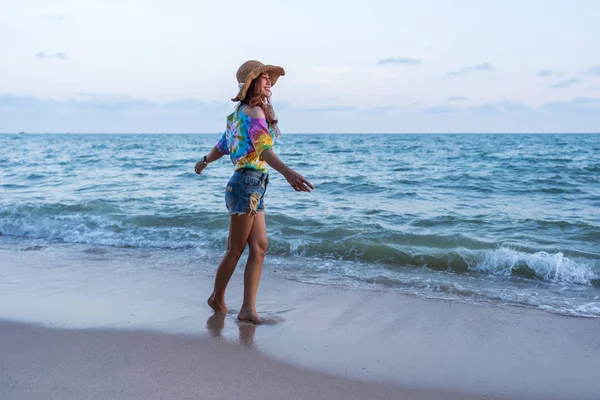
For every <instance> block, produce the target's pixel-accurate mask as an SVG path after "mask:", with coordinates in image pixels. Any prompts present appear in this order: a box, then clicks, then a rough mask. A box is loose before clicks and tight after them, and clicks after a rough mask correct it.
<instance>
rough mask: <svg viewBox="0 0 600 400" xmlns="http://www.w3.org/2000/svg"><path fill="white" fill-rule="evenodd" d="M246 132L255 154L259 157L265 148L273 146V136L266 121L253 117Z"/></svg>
mask: <svg viewBox="0 0 600 400" xmlns="http://www.w3.org/2000/svg"><path fill="white" fill-rule="evenodd" d="M249 128H250V129H248V133H249V136H250V141H251V142H252V146H254V150H255V151H256V154H257V155H258V156H259V157H260V156H261V155H262V153H263V152H264V151H265V150H269V149H272V148H273V138H272V137H271V133H270V132H269V128H268V127H267V121H266V120H264V119H259V118H257V119H253V120H252V121H251V122H250V127H249Z"/></svg>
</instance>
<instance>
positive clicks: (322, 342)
mask: <svg viewBox="0 0 600 400" xmlns="http://www.w3.org/2000/svg"><path fill="white" fill-rule="evenodd" d="M67 248H68V250H69V251H63V250H64V249H63V250H60V249H59V250H56V249H53V250H45V251H33V252H32V251H29V252H24V251H7V250H2V251H0V259H2V260H3V262H2V263H0V264H1V265H0V267H2V269H1V272H2V273H1V276H0V285H1V288H2V290H0V298H1V299H2V301H0V320H2V319H4V320H8V321H21V322H25V323H30V324H33V325H22V324H14V323H12V322H11V323H8V322H4V323H2V322H0V334H2V335H5V334H6V335H9V336H3V337H5V338H6V340H3V342H10V345H4V347H3V350H2V354H0V355H2V358H3V359H5V357H4V356H5V355H9V354H12V357H14V359H15V360H18V359H20V358H23V357H24V356H26V355H28V357H33V359H34V361H35V359H37V358H40V360H41V359H45V360H46V361H44V362H45V363H46V364H44V365H49V367H48V368H58V369H59V370H60V369H65V368H67V369H68V368H70V367H69V365H67V364H68V362H67V361H64V363H67V364H64V363H63V364H61V363H60V362H59V359H56V358H53V357H51V356H50V355H49V354H47V353H44V352H47V351H50V349H51V348H55V347H56V346H55V345H54V343H63V342H64V343H63V345H64V346H65V347H64V349H63V351H64V352H65V353H66V354H71V353H73V352H74V351H75V350H76V349H79V350H78V351H80V353H77V354H76V355H73V354H72V355H71V356H70V357H71V358H70V359H71V360H75V361H76V360H79V359H82V358H83V359H88V361H89V362H90V363H91V361H90V360H89V359H90V358H97V356H98V355H99V356H100V358H102V354H103V350H101V349H104V350H106V349H111V348H114V347H119V348H122V347H123V346H122V343H123V340H125V339H123V338H125V337H129V336H127V335H132V337H135V338H136V339H135V340H136V341H141V342H144V343H145V342H147V341H153V340H155V339H156V337H161V338H162V337H167V338H170V339H165V340H167V341H172V342H169V343H170V344H169V346H173V347H174V348H177V347H178V346H179V345H178V344H177V343H181V341H185V340H188V339H189V340H192V341H197V344H198V346H199V348H213V347H214V346H221V345H220V344H219V345H215V344H214V343H213V342H215V343H221V344H222V345H223V346H224V347H223V348H221V347H219V350H218V351H216V353H214V354H213V355H212V356H210V357H213V358H215V359H216V360H221V359H222V360H221V361H218V362H224V363H225V364H226V365H227V366H229V367H231V366H235V365H236V358H235V356H231V354H232V353H235V354H237V353H238V352H240V351H243V350H242V349H243V348H247V349H246V350H252V353H253V354H255V356H252V357H253V358H252V359H250V360H249V361H248V362H249V363H250V364H252V363H254V364H256V365H258V366H263V365H267V366H268V368H272V369H268V371H275V372H273V374H274V375H273V376H277V374H276V373H277V371H279V370H280V369H283V370H286V368H291V369H293V370H294V371H295V372H293V373H292V372H290V374H291V375H290V376H296V375H294V374H299V375H298V376H299V377H305V376H306V375H305V372H306V373H309V374H312V375H311V376H313V377H314V379H316V381H315V382H317V383H315V385H317V386H318V385H326V387H327V388H328V389H327V388H325V389H324V390H330V389H331V388H332V387H333V388H335V387H338V386H339V385H342V384H341V383H339V382H342V381H343V382H345V383H344V384H343V385H350V386H352V385H355V386H356V385H359V386H363V385H365V387H367V386H368V387H369V388H371V389H372V390H374V391H373V392H370V393H371V395H377V396H381V397H374V398H398V393H397V392H396V393H395V394H394V395H393V396H395V397H385V396H387V395H390V396H392V393H391V392H388V391H387V390H392V389H389V388H394V389H393V390H400V393H402V394H404V396H401V398H415V399H419V398H423V399H428V398H431V399H436V398H444V399H446V398H457V399H459V398H465V399H467V398H486V399H487V398H505V399H522V398H527V399H595V398H596V397H597V393H598V392H599V391H600V384H599V383H598V382H597V378H596V376H595V373H594V371H598V370H600V338H598V335H597V332H599V331H600V319H597V318H575V317H566V316H560V315H555V314H550V313H547V312H543V311H540V310H534V309H529V308H521V307H514V306H506V305H504V306H495V305H491V304H465V303H460V302H456V301H444V300H439V299H427V298H422V297H416V296H410V295H405V294H400V293H395V292H390V291H377V290H363V289H342V288H338V287H335V286H320V285H311V284H305V283H299V282H293V281H290V280H286V279H283V278H281V277H280V276H278V275H277V274H276V273H275V272H274V271H271V270H269V269H266V270H265V272H264V277H263V280H262V282H261V288H260V291H259V301H258V303H259V312H260V313H261V315H262V316H263V318H264V319H265V321H266V323H265V324H264V325H260V326H256V327H255V326H252V325H247V324H243V323H238V322H237V320H236V318H235V311H236V306H237V305H238V304H239V302H240V300H241V294H242V279H241V278H242V275H243V269H241V268H240V269H238V270H236V272H235V273H234V276H233V278H232V282H231V286H230V288H229V289H228V303H229V306H230V308H231V311H232V314H229V315H227V316H224V317H223V318H215V317H214V315H213V314H212V312H211V310H210V309H209V308H208V306H207V305H206V303H205V300H206V299H205V296H204V294H206V297H207V296H208V293H210V287H211V284H212V278H213V273H214V271H213V268H212V267H211V266H212V264H211V262H212V260H210V259H203V260H202V263H204V264H206V265H208V267H198V268H196V269H194V270H187V269H182V267H181V263H182V262H184V261H182V260H181V259H172V258H170V257H171V256H172V254H169V255H167V256H161V255H160V254H159V253H156V252H154V253H153V252H147V251H145V250H144V251H139V252H137V251H134V253H136V252H137V253H136V255H134V256H127V257H121V256H115V255H114V254H108V253H102V252H81V251H79V250H78V251H72V250H73V249H74V247H73V246H67ZM186 257H189V255H188V256H186ZM190 259H191V257H190ZM194 262H198V259H195V260H194ZM242 262H243V260H242ZM37 325H41V326H46V327H49V328H54V329H48V328H41V327H39V328H38V327H36V326H37ZM11 326H13V327H15V326H16V327H17V328H14V329H16V330H19V329H21V331H19V332H20V334H18V335H16V334H14V329H13V328H10V327H11ZM11 329H13V330H12V331H11ZM10 332H13V334H12V336H10V335H11V334H10ZM49 332H50V333H49ZM102 332H104V333H102ZM35 335H41V336H43V337H44V338H46V337H47V338H48V339H44V340H48V342H46V343H47V345H46V347H48V350H43V351H42V350H40V351H38V353H39V357H38V355H36V354H35V353H32V351H33V350H31V349H34V348H36V347H35V346H37V344H36V341H35V340H33V341H30V342H27V340H31V338H32V337H34V336H35ZM44 335H46V336H44ZM86 335H89V336H86ZM103 335H104V336H103ZM123 335H125V336H123ZM101 336H102V337H106V338H105V339H101V341H100V342H99V343H100V344H99V345H98V346H100V347H101V349H99V348H96V347H94V346H92V347H93V350H89V351H88V350H85V349H80V348H79V347H73V346H71V347H69V346H70V344H69V340H67V339H66V338H67V337H68V338H72V340H75V341H78V340H82V341H84V342H85V341H86V340H87V341H90V342H89V343H93V342H94V340H95V339H94V340H92V338H96V337H101ZM211 337H212V338H213V339H211ZM86 338H87V339H86ZM214 338H218V339H220V340H214ZM19 340H23V342H19ZM127 340H131V339H127ZM156 340H162V339H156ZM86 343H87V342H86ZM150 347H152V346H150ZM254 350H256V351H254ZM161 351H162V350H161ZM122 352H123V355H122V357H125V358H129V359H131V360H134V359H136V358H140V360H146V361H147V360H148V357H150V356H151V355H152V354H154V353H152V354H151V352H150V350H149V349H147V348H146V349H145V350H144V349H139V352H138V353H135V354H134V353H131V352H130V351H129V350H127V349H126V348H125V349H123V350H122ZM149 352H150V353H149ZM160 354H161V357H166V358H170V357H171V356H170V355H169V354H170V353H169V351H167V350H164V352H162V353H160ZM42 356H44V357H46V358H43V357H42ZM115 357H116V356H115ZM256 357H258V358H256ZM117 358H118V357H117ZM211 360H212V359H211ZM146 361H144V362H141V367H142V369H148V368H149V369H150V370H152V368H154V366H153V365H154V364H152V363H151V364H152V365H147V362H146ZM77 362H79V361H77ZM98 362H99V364H97V365H96V364H94V363H91V364H89V363H88V364H86V368H96V369H98V368H99V369H100V370H103V371H104V370H108V369H110V363H108V364H107V362H105V361H102V360H99V361H98ZM110 362H111V363H113V362H117V361H115V360H112V361H110ZM153 362H154V361H153ZM173 362H178V361H176V360H174V361H173ZM215 362H217V361H215ZM57 363H58V364H57ZM3 365H4V364H3ZM11 365H12V366H11V367H10V368H9V367H8V366H7V367H5V368H7V371H6V374H8V375H6V374H5V375H6V376H13V375H14V374H15V373H17V372H18V371H19V370H20V369H19V368H21V367H20V366H19V364H18V361H15V364H11ZM194 365H196V364H194ZM282 365H286V367H283V366H282ZM50 366H51V367H50ZM123 368H124V367H123ZM65 371H66V370H65ZM299 371H304V372H299ZM38 372H39V373H38ZM38 372H36V373H35V374H34V375H33V377H31V376H30V377H29V378H30V379H33V378H35V379H42V378H43V377H45V376H46V377H47V379H49V380H50V381H52V380H53V379H59V378H60V379H63V378H61V377H53V378H50V377H48V376H47V375H44V374H47V373H46V372H44V371H38ZM129 373H132V374H134V376H135V377H136V379H139V381H137V382H138V383H139V385H142V382H143V379H144V377H142V376H139V374H138V375H135V374H137V373H134V372H131V371H129ZM153 373H154V374H155V375H160V374H161V372H158V371H157V372H153ZM65 374H66V372H65ZM65 374H63V375H65ZM153 376H154V375H153ZM325 376H326V377H330V378H331V379H340V380H342V381H335V382H338V383H335V384H334V383H333V382H334V381H327V382H328V383H323V382H324V381H322V380H320V379H321V378H323V377H325ZM172 378H173V379H175V378H174V377H172ZM271 378H272V379H271ZM7 379H8V378H7ZM11 379H12V378H11ZM44 379H46V378H44ZM60 379H59V381H60ZM81 379H82V381H81V385H83V386H86V385H91V384H92V383H93V382H92V381H93V380H90V379H92V378H90V377H87V378H86V379H87V380H86V379H83V378H81ZM190 379H191V378H190ZM231 379H233V378H231ZM269 379H271V381H273V382H274V383H273V384H274V385H278V384H280V382H279V381H278V379H275V378H273V377H270V378H269ZM298 379H299V380H302V379H304V378H298ZM311 379H312V378H311ZM323 379H325V378H323ZM327 379H329V378H327ZM13 380H14V379H13ZM319 382H321V383H319ZM348 382H354V383H348ZM228 383H231V382H230V381H228V380H226V381H225V382H221V384H222V385H226V384H228ZM48 384H49V383H48ZM165 384H166V382H165ZM11 385H12V384H11V382H9V381H6V382H5V383H4V384H3V385H2V386H3V387H4V388H6V389H9V388H11V387H12V386H11ZM327 385H329V386H327ZM372 385H376V386H377V387H379V389H377V388H375V387H373V386H372ZM142 386H143V385H142ZM283 386H285V385H283ZM40 387H41V386H40ZM88 387H89V386H88ZM277 387H279V388H280V389H281V390H283V388H281V387H280V386H277ZM323 387H325V386H323ZM352 387H354V386H352ZM384 387H385V389H384ZM397 387H399V388H401V389H395V388H397ZM402 388H404V389H402ZM280 389H277V390H280ZM371 389H369V390H371ZM57 390H58V389H57ZM73 390H75V389H73ZM115 390H117V389H115ZM119 390H120V389H119ZM139 390H144V389H143V388H140V389H139ZM257 390H258V389H257ZM261 390H262V389H261ZM298 390H301V389H298ZM331 390H333V389H331ZM365 390H366V389H365ZM407 390H408V391H407ZM413 391H414V392H413ZM214 393H215V396H216V393H217V392H214ZM236 393H237V392H236ZM278 393H283V392H278ZM332 393H334V392H332ZM357 393H358V392H357ZM455 393H459V394H458V395H456V396H459V397H449V396H454V394H455ZM461 393H462V395H460V394H461ZM342 394H343V395H344V397H343V398H351V397H347V396H348V393H345V394H344V393H342V392H335V393H334V394H332V396H333V397H332V398H336V397H335V396H337V395H342ZM440 394H441V395H442V397H435V396H438V395H440ZM371 395H369V396H371ZM181 396H186V394H183V393H182V394H181ZM231 396H233V394H232V395H231ZM280 396H282V397H280V398H289V397H288V396H285V395H283V394H281V395H280ZM298 396H300V397H299V398H312V397H311V396H310V395H308V394H307V395H303V394H302V392H298ZM369 396H367V397H365V398H371V397H369ZM411 396H413V397H411ZM414 396H416V397H414ZM418 396H425V397H418ZM427 396H430V397H427ZM431 396H434V397H431ZM460 396H463V397H460ZM476 396H483V397H476ZM14 398H15V399H17V398H28V397H14ZM59 398H60V397H59ZM82 398H85V397H82ZM181 398H185V397H181ZM215 398H216V397H215ZM263 398H264V397H263ZM357 398H358V397H357Z"/></svg>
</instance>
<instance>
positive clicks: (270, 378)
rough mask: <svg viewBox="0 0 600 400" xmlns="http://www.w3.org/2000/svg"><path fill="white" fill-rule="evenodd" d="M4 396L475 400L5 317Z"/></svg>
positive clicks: (238, 353)
mask: <svg viewBox="0 0 600 400" xmlns="http://www.w3.org/2000/svg"><path fill="white" fill-rule="evenodd" d="M0 355H1V356H2V363H1V366H0V398H2V399H3V400H35V399H40V400H42V399H44V400H46V399H56V400H62V399H65V400H66V399H78V400H86V399H140V400H142V399H143V400H151V399H161V400H166V399H177V400H181V399H333V400H335V399H406V400H409V399H415V400H417V399H423V400H425V399H448V400H454V399H467V398H469V399H472V398H484V397H473V396H464V395H457V394H453V393H449V392H438V391H432V390H415V389H407V388H399V387H394V386H392V385H387V384H377V383H365V382H359V381H352V380H349V379H343V378H339V377H334V376H331V375H326V374H322V373H318V372H313V371H310V370H308V369H303V368H299V367H295V366H292V365H289V364H285V363H282V362H278V361H274V360H272V359H269V358H267V357H265V356H264V355H261V354H260V353H259V352H257V351H255V350H253V349H248V348H245V347H240V346H235V345H232V344H228V343H226V342H223V341H218V340H214V339H213V340H211V339H208V338H200V337H191V336H183V335H167V334H161V333H152V332H141V331H135V332H133V331H129V332H126V331H102V330H57V329H47V328H40V327H35V326H31V325H23V324H14V323H6V322H4V323H1V324H0Z"/></svg>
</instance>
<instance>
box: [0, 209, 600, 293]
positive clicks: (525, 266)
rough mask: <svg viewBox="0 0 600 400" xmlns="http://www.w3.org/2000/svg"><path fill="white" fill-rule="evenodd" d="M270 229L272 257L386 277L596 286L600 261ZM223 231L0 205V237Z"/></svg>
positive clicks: (193, 218)
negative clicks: (361, 267)
mask: <svg viewBox="0 0 600 400" xmlns="http://www.w3.org/2000/svg"><path fill="white" fill-rule="evenodd" d="M134 210H135V211H134ZM453 218H455V217H452V218H450V219H453ZM435 222H436V223H438V224H439V223H441V224H445V223H447V222H448V221H447V218H442V220H437V221H435ZM467 222H468V221H467ZM455 223H458V222H456V221H455ZM269 225H270V235H269V240H270V247H269V253H270V254H273V255H278V256H300V257H304V258H311V259H323V260H338V261H350V262H359V263H366V264H382V265H385V266H386V268H387V269H388V270H390V271H398V270H399V269H402V268H427V269H429V270H434V271H450V272H453V273H458V274H466V273H472V272H476V273H484V274H489V275H493V276H497V277H519V278H526V279H538V280H543V281H548V282H552V283H560V284H577V285H593V284H595V283H596V282H598V281H599V280H600V258H599V257H598V255H597V254H595V253H589V252H588V253H585V252H576V251H569V250H568V249H564V250H562V251H554V252H547V251H540V250H541V249H539V248H538V249H536V248H532V247H529V248H525V247H523V246H520V247H518V248H517V247H515V248H510V247H507V246H503V245H502V244H501V243H496V242H490V241H484V240H476V239H473V238H469V237H467V236H464V235H460V234H453V235H442V234H426V233H421V234H417V233H402V232H399V231H395V230H390V229H386V228H384V227H383V226H381V225H380V224H365V223H362V224H358V225H356V224H353V223H348V222H343V221H338V222H337V223H332V222H331V221H328V222H327V223H324V222H320V221H316V220H306V219H304V220H299V219H295V218H292V217H290V216H287V215H283V214H271V215H270V216H269ZM584 225H585V224H584ZM560 226H563V225H562V224H561V225H560ZM227 227H228V217H227V214H226V213H223V212H214V211H202V210H192V211H191V210H188V209H178V208H173V207H169V212H168V213H166V212H164V213H160V212H157V211H155V212H154V213H148V211H146V210H144V209H137V208H135V209H132V208H131V207H130V206H129V205H125V204H124V203H123V202H116V201H105V200H93V201H83V202H80V203H72V204H64V203H51V204H38V203H25V204H18V205H0V231H1V232H3V233H4V234H5V235H11V236H18V237H26V238H35V239H46V240H59V241H64V242H69V243H86V244H93V245H107V246H117V247H152V248H169V249H177V248H189V247H202V246H204V247H208V248H214V249H221V248H222V245H223V243H224V241H225V238H226V236H227Z"/></svg>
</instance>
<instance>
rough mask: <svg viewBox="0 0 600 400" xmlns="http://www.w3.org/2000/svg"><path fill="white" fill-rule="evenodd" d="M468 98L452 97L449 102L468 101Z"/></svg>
mask: <svg viewBox="0 0 600 400" xmlns="http://www.w3.org/2000/svg"><path fill="white" fill-rule="evenodd" d="M466 99H467V98H466V97H465V96H450V97H448V99H447V100H448V101H463V100H466Z"/></svg>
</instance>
